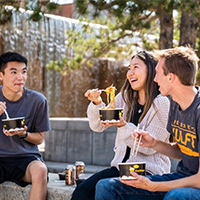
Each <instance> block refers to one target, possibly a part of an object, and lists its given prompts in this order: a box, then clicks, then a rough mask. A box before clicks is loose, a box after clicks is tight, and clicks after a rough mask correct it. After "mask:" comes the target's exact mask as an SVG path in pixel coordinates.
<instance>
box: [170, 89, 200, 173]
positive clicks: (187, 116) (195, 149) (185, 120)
mask: <svg viewBox="0 0 200 200" xmlns="http://www.w3.org/2000/svg"><path fill="white" fill-rule="evenodd" d="M197 89H198V93H197V95H196V96H195V99H194V101H193V102H192V104H191V105H190V106H189V107H188V108H187V109H186V110H184V111H182V110H181V109H180V106H179V105H178V104H177V103H176V102H174V101H173V100H172V99H170V112H169V118H168V125H167V130H168V131H169V132H170V133H171V134H172V135H173V136H174V137H175V140H176V142H177V144H178V146H179V148H180V150H181V155H182V160H181V161H180V162H179V163H178V165H177V172H180V173H183V174H186V175H193V174H196V173H197V172H198V169H199V154H200V141H199V137H200V94H199V88H197Z"/></svg>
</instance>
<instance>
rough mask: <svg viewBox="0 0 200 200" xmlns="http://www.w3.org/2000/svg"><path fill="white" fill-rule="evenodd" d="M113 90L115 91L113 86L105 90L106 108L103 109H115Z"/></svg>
mask: <svg viewBox="0 0 200 200" xmlns="http://www.w3.org/2000/svg"><path fill="white" fill-rule="evenodd" d="M115 90H116V88H115V87H114V86H113V85H111V86H110V87H107V88H106V89H105V92H106V95H107V102H108V106H107V107H106V108H105V109H114V108H116V103H115Z"/></svg>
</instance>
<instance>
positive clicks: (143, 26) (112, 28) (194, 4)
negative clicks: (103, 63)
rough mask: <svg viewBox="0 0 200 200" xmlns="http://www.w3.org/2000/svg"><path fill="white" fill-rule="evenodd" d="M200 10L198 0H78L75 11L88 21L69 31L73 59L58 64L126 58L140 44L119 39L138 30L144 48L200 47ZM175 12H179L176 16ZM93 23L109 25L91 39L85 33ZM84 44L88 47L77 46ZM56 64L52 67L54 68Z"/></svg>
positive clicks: (64, 66)
mask: <svg viewBox="0 0 200 200" xmlns="http://www.w3.org/2000/svg"><path fill="white" fill-rule="evenodd" d="M199 9H200V5H199V0H110V1H108V0H85V1H82V0H76V11H77V12H78V13H79V14H80V16H82V17H83V18H82V19H81V21H85V22H87V23H85V24H83V30H82V31H77V30H71V31H69V32H68V35H69V37H68V38H69V43H68V47H69V48H70V49H73V50H74V51H73V54H74V58H72V59H71V58H70V59H67V58H66V59H65V64H63V62H61V63H62V64H61V63H59V64H60V65H62V70H64V71H65V70H70V69H76V68H79V67H81V65H83V64H86V65H91V60H92V58H96V57H102V56H103V57H113V58H115V59H119V58H124V57H127V56H128V55H130V54H132V51H131V46H133V45H138V43H132V44H131V43H128V44H126V45H125V46H121V45H120V44H121V43H120V41H122V40H123V39H124V38H127V37H133V35H134V34H135V32H138V33H139V35H138V37H140V38H142V42H143V48H144V49H147V50H152V49H155V48H159V49H165V48H171V47H173V46H177V45H190V46H192V47H194V48H200V47H199V43H198V40H197V34H198V22H199V18H200V16H199ZM174 11H176V13H178V15H176V16H173V13H174ZM180 15H181V18H180V20H179V16H180ZM105 16H107V17H105ZM176 18H178V19H176ZM89 19H90V20H89ZM174 21H176V26H174ZM91 22H93V23H99V24H101V25H106V26H107V29H104V30H103V29H101V30H100V31H99V33H98V34H96V35H93V37H91V38H84V36H83V33H92V31H91V27H90V25H89V24H90V23H91ZM177 23H178V24H177ZM88 27H90V29H88ZM177 32H178V33H180V34H179V35H178V34H177ZM147 33H149V34H151V35H154V36H156V37H155V38H156V39H155V41H152V40H148V39H147V36H146V35H147ZM174 36H176V37H174ZM88 44H89V45H88ZM82 46H85V47H86V48H85V49H80V48H78V49H77V48H76V47H82ZM126 47H128V48H126ZM127 49H129V51H127ZM125 52H126V53H125ZM88 60H89V61H90V62H88ZM54 64H55V63H51V65H49V67H50V68H52V69H53V68H54ZM71 66H73V67H72V68H71ZM56 67H57V68H59V65H57V66H56Z"/></svg>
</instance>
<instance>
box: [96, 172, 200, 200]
mask: <svg viewBox="0 0 200 200" xmlns="http://www.w3.org/2000/svg"><path fill="white" fill-rule="evenodd" d="M147 177H148V178H149V179H150V180H152V181H160V182H161V181H170V180H176V179H181V178H184V177H187V176H186V175H184V174H181V173H177V172H176V173H173V174H164V175H162V176H160V175H152V176H147ZM111 199H113V200H147V199H148V200H200V189H194V188H178V189H173V190H170V191H169V192H150V191H147V190H143V189H137V188H134V187H131V186H129V185H126V184H123V183H121V182H120V181H119V179H118V178H109V179H103V180H100V181H99V182H98V183H97V185H96V194H95V200H111Z"/></svg>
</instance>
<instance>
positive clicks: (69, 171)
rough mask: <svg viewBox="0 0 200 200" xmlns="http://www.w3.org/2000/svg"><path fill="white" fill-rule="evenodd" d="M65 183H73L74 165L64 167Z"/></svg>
mask: <svg viewBox="0 0 200 200" xmlns="http://www.w3.org/2000/svg"><path fill="white" fill-rule="evenodd" d="M65 171H66V173H65V184H66V185H74V184H75V166H74V165H67V167H66V169H65Z"/></svg>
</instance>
